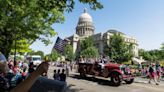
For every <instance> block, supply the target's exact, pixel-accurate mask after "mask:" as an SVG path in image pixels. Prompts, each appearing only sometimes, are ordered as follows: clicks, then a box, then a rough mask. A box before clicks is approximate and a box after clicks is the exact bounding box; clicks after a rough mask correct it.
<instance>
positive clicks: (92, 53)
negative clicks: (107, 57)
mask: <svg viewBox="0 0 164 92" xmlns="http://www.w3.org/2000/svg"><path fill="white" fill-rule="evenodd" d="M80 55H81V56H83V57H85V58H95V57H98V56H99V52H98V49H97V48H95V47H93V46H91V47H88V48H87V49H85V50H83V51H81V53H80Z"/></svg>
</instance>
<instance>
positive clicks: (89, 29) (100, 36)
mask: <svg viewBox="0 0 164 92" xmlns="http://www.w3.org/2000/svg"><path fill="white" fill-rule="evenodd" d="M94 31H95V27H94V25H93V21H92V17H91V16H90V15H89V14H88V13H87V10H86V9H85V10H84V12H83V13H82V15H81V16H80V17H79V21H78V24H77V26H76V34H73V35H72V36H70V37H66V38H65V39H69V41H70V43H71V45H72V46H73V52H74V53H77V54H79V52H80V45H79V42H80V41H81V40H83V39H84V38H85V37H89V36H92V37H93V39H94V44H95V46H96V47H97V48H98V50H99V53H100V54H103V51H104V45H105V44H108V45H110V44H109V40H110V37H111V36H112V35H113V33H115V32H118V33H121V32H119V31H117V30H108V31H107V32H105V33H97V34H94ZM121 34H122V36H123V37H124V39H125V42H127V43H133V44H134V45H133V53H134V55H135V56H136V57H137V56H138V42H137V40H136V39H135V38H134V37H129V36H127V35H125V34H123V33H121Z"/></svg>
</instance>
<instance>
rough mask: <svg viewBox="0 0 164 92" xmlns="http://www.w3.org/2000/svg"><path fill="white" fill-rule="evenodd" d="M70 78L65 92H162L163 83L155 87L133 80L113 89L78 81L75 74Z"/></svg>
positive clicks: (99, 82)
mask: <svg viewBox="0 0 164 92" xmlns="http://www.w3.org/2000/svg"><path fill="white" fill-rule="evenodd" d="M54 69H55V68H54V67H50V69H49V71H48V77H49V78H52V76H53V70H54ZM70 75H71V76H70V77H67V85H68V90H67V92H164V82H163V81H161V82H160V84H159V85H155V83H154V82H153V81H152V83H151V84H149V83H148V79H143V78H139V77H137V78H135V82H134V83H132V84H130V85H128V84H125V83H123V84H122V85H121V86H119V87H114V86H112V85H111V84H110V81H106V80H100V79H96V80H92V78H87V79H80V78H79V77H78V75H76V73H74V72H71V73H70Z"/></svg>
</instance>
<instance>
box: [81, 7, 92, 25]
mask: <svg viewBox="0 0 164 92" xmlns="http://www.w3.org/2000/svg"><path fill="white" fill-rule="evenodd" d="M82 21H87V22H92V17H91V16H90V15H89V14H88V13H87V9H84V13H83V14H81V16H80V17H79V22H82Z"/></svg>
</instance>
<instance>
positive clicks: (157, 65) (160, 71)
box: [156, 64, 162, 82]
mask: <svg viewBox="0 0 164 92" xmlns="http://www.w3.org/2000/svg"><path fill="white" fill-rule="evenodd" d="M156 71H157V81H158V82H160V79H161V73H162V69H161V66H160V65H159V64H156Z"/></svg>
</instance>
